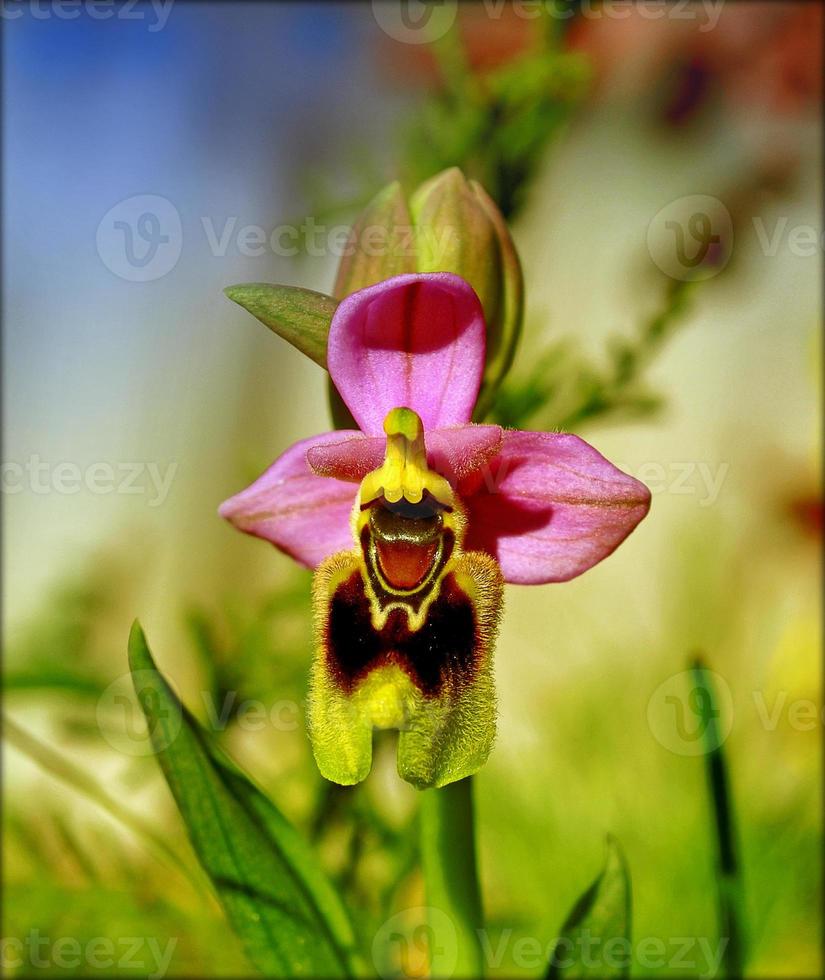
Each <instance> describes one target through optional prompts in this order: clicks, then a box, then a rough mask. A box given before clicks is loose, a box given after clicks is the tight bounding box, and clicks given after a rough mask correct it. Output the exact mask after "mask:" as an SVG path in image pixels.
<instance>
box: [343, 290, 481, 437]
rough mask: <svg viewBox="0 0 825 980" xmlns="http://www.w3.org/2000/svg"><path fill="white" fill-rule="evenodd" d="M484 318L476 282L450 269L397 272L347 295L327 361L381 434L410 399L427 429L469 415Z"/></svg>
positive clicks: (361, 415) (366, 425) (361, 420)
mask: <svg viewBox="0 0 825 980" xmlns="http://www.w3.org/2000/svg"><path fill="white" fill-rule="evenodd" d="M484 344H485V326H484V313H483V312H482V309H481V303H480V302H479V299H478V297H477V296H476V294H475V292H474V290H473V288H472V286H470V284H469V283H467V282H466V281H465V280H464V279H462V278H461V277H460V276H456V275H453V274H452V273H449V272H431V273H413V274H408V275H403V276H394V277H393V278H392V279H386V280H384V281H383V282H379V283H378V284H377V285H375V286H369V287H368V288H366V289H361V290H359V291H358V292H356V293H352V294H351V295H350V296H347V297H346V299H344V300H343V301H342V302H341V304H340V305H339V306H338V309H337V310H336V311H335V314H334V316H333V318H332V323H331V325H330V328H329V339H328V341H327V365H328V367H329V373H330V375H331V376H332V380H333V381H334V382H335V386H336V387H337V388H338V391H339V392H340V393H341V397H342V398H343V399H344V401H345V402H346V404H347V407H348V408H349V410H350V412H352V415H353V418H354V419H355V420H356V422H357V423H358V425H359V426H360V427H361V428H362V429H363V430H364V432H366V433H367V435H371V436H374V435H381V434H382V433H383V423H384V418H385V416H386V414H387V412H389V411H390V409H392V408H399V407H402V406H405V407H407V408H411V409H413V410H414V411H416V412H417V413H418V414H419V415H420V416H421V421H422V422H423V423H424V428H425V430H427V429H437V428H440V427H441V426H445V425H457V424H461V423H463V422H469V421H470V418H471V416H472V413H473V407H474V406H475V403H476V398H477V397H478V389H479V385H480V384H481V374H482V370H483V368H484Z"/></svg>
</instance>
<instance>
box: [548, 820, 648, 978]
mask: <svg viewBox="0 0 825 980" xmlns="http://www.w3.org/2000/svg"><path fill="white" fill-rule="evenodd" d="M630 959H631V949H630V872H629V871H628V867H627V863H626V861H625V859H624V855H623V854H622V852H621V850H620V848H619V845H618V842H617V841H616V840H615V839H614V838H613V837H608V838H607V858H606V859H605V863H604V868H603V869H602V872H601V874H600V875H599V876H598V878H596V880H595V881H594V882H593V884H592V885H591V886H590V887H589V888H588V889H587V891H586V892H585V893H584V894H583V895H582V896H581V898H579V900H578V901H577V902H576V904H575V905H574V906H573V909H572V910H571V912H570V914H569V915H568V917H567V921H566V922H565V923H564V925H563V926H562V930H561V934H560V936H559V938H558V940H557V942H556V946H555V949H554V950H553V955H552V957H551V959H550V968H549V970H548V971H547V980H557V978H559V977H627V976H629V975H630Z"/></svg>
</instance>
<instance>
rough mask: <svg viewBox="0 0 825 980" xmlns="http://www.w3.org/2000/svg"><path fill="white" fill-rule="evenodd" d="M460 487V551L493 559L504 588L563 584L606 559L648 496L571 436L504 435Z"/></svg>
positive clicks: (642, 510) (640, 514) (634, 522)
mask: <svg viewBox="0 0 825 980" xmlns="http://www.w3.org/2000/svg"><path fill="white" fill-rule="evenodd" d="M472 479H473V481H474V483H473V485H472V486H464V487H462V488H461V492H462V494H464V495H466V496H465V503H466V504H467V506H468V510H469V533H468V537H467V542H466V547H467V548H468V549H481V550H484V551H487V552H489V553H490V554H492V555H493V556H494V557H495V558H497V559H498V562H499V564H500V565H501V570H502V572H503V573H504V577H505V579H506V580H507V581H508V582H518V583H521V584H523V585H537V584H540V583H542V582H564V581H567V579H571V578H574V577H575V576H576V575H580V574H581V573H582V572H584V571H587V569H588V568H591V567H592V566H593V565H595V564H596V563H597V562H600V561H601V560H602V559H603V558H606V557H607V556H608V555H609V554H610V553H611V552H612V551H613V550H614V549H615V548H616V547H618V545H619V544H621V542H622V541H624V539H625V538H626V537H627V536H628V534H630V532H631V531H632V530H633V528H634V527H636V525H637V524H638V523H639V521H640V520H641V519H642V518H643V517H644V516H645V514H646V513H647V511H648V508H649V507H650V491H649V490H648V489H647V487H646V486H645V485H644V484H643V483H639V481H638V480H635V479H634V478H633V477H632V476H628V475H627V474H626V473H622V471H621V470H619V469H616V467H615V466H613V464H612V463H609V462H608V461H607V460H606V459H605V458H604V456H602V455H601V454H600V453H598V452H596V450H595V449H594V448H593V447H592V446H589V445H588V444H587V443H586V442H584V441H583V440H582V439H579V438H578V436H573V435H566V434H562V433H558V432H505V434H504V448H503V450H502V452H501V454H500V456H498V457H497V458H496V459H495V460H493V462H492V463H491V465H490V467H489V469H488V470H487V471H485V472H484V473H483V478H480V477H479V476H476V477H474V478H472Z"/></svg>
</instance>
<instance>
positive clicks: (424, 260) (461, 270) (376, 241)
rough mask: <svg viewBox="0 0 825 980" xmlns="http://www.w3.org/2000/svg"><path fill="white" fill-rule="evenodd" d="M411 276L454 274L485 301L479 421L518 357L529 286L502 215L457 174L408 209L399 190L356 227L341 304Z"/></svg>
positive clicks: (431, 185) (438, 181) (444, 177)
mask: <svg viewBox="0 0 825 980" xmlns="http://www.w3.org/2000/svg"><path fill="white" fill-rule="evenodd" d="M404 272H452V273H455V274H456V275H459V276H461V277H462V279H466V280H467V282H469V283H470V285H471V286H472V287H473V289H474V290H475V291H476V293H477V294H478V297H479V299H480V300H481V304H482V307H483V308H484V315H485V320H486V323H487V363H486V368H485V371H484V379H483V382H482V387H481V392H480V394H479V401H478V405H477V407H476V413H475V417H476V418H477V419H480V418H483V417H484V415H486V413H487V411H488V410H489V408H490V406H491V405H492V402H493V398H494V396H495V392H496V389H497V388H498V386H499V384H500V383H501V381H502V380H503V378H504V376H505V375H506V373H507V371H508V370H509V368H510V365H511V364H512V361H513V357H514V355H515V351H516V345H517V343H518V338H519V333H520V330H521V320H522V311H523V280H522V274H521V264H520V262H519V258H518V254H517V252H516V249H515V245H514V244H513V240H512V238H511V237H510V232H509V230H508V229H507V224H506V222H505V220H504V218H503V216H502V214H501V212H500V211H499V209H498V208H497V207H496V205H495V203H494V201H493V200H492V198H491V197H490V196H489V195H488V194H487V193H486V191H485V190H484V189H483V188H482V187H481V185H480V184H478V183H477V182H476V181H474V180H470V181H468V180H467V179H466V178H465V177H464V174H463V173H462V172H461V171H460V170H459V169H458V167H451V168H450V169H449V170H444V171H443V172H442V173H440V174H436V176H435V177H432V178H430V180H428V181H426V182H425V183H424V184H422V185H421V186H420V187H419V188H418V189H417V190H416V191H415V192H414V193H413V195H412V197H411V198H410V201H409V205H408V204H407V202H406V200H405V199H404V195H403V193H402V191H401V187H400V185H399V184H398V183H394V184H390V185H389V187H386V188H385V189H384V190H383V191H381V193H380V194H378V195H377V196H376V197H375V198H374V199H373V200H372V201H371V202H370V204H369V205H367V207H366V209H365V210H364V211H363V212H362V214H361V215H360V216H359V218H358V219H357V220H356V222H355V224H354V225H353V228H352V232H351V234H350V237H349V240H348V243H347V254H346V255H345V256H344V258H343V259H342V261H341V265H340V267H339V270H338V277H337V279H336V283H335V291H334V294H335V297H336V298H337V299H343V297H344V296H347V295H348V294H349V293H352V292H355V291H356V290H358V289H364V288H365V287H366V286H372V285H374V284H375V283H377V282H380V281H381V280H383V279H389V278H390V277H391V276H396V275H399V274H401V273H404Z"/></svg>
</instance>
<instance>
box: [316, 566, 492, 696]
mask: <svg viewBox="0 0 825 980" xmlns="http://www.w3.org/2000/svg"><path fill="white" fill-rule="evenodd" d="M325 641H326V656H327V664H328V667H329V670H330V673H331V674H332V676H333V677H334V678H335V680H336V681H337V683H338V685H339V687H340V688H341V689H342V690H343V691H344V692H346V693H347V694H349V693H352V691H353V690H354V689H355V688H356V687H357V685H358V683H359V682H360V681H361V680H363V678H365V677H366V676H367V675H368V674H369V673H371V672H372V671H373V670H375V669H377V668H378V667H382V666H385V665H389V664H397V665H398V666H399V667H401V668H402V669H403V670H404V671H405V672H406V673H407V675H408V676H409V677H410V679H411V680H412V681H413V683H414V684H415V685H416V687H417V688H418V689H419V690H420V691H421V693H422V694H423V695H424V696H425V697H437V696H438V695H439V694H440V693H441V692H442V691H443V689H444V686H445V684H449V685H450V686H451V687H456V688H458V689H460V688H461V687H463V686H464V685H465V684H467V683H470V682H471V681H472V680H473V678H474V676H475V673H476V670H477V666H478V650H479V646H480V638H479V634H478V624H477V621H476V615H475V610H474V608H473V604H472V602H471V600H470V598H469V597H468V596H467V594H466V593H465V592H464V591H463V589H462V588H461V587H460V586H459V585H458V583H457V582H456V580H455V577H454V576H453V575H452V574H447V575H445V576H444V579H443V580H442V582H441V590H440V593H439V595H438V597H437V598H436V599H435V601H434V602H433V603H432V605H431V606H430V608H429V611H428V612H427V616H426V618H425V620H424V623H423V624H422V626H421V627H420V629H417V630H411V629H410V628H409V617H408V614H407V612H406V611H405V610H403V609H393V610H392V611H391V612H390V614H389V616H388V617H387V621H386V623H385V625H384V628H383V629H381V630H376V629H375V628H374V627H373V625H372V620H371V617H370V603H369V599H368V598H367V594H366V588H365V585H364V580H363V578H362V576H361V573H360V572H357V571H356V572H353V573H352V575H351V576H350V577H349V578H348V579H347V580H346V581H344V582H342V583H341V584H340V585H339V586H338V588H337V589H336V590H335V593H334V595H333V597H332V602H331V606H330V613H329V619H328V622H327V627H326V635H325Z"/></svg>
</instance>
